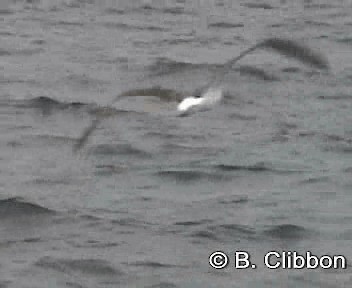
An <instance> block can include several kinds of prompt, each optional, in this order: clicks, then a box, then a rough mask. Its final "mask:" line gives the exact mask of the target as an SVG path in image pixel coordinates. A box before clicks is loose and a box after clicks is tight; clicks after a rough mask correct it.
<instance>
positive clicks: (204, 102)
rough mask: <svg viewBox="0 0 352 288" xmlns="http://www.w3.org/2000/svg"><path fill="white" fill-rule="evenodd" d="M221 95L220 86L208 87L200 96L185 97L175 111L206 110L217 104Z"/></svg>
mask: <svg viewBox="0 0 352 288" xmlns="http://www.w3.org/2000/svg"><path fill="white" fill-rule="evenodd" d="M222 97H223V91H222V89H221V88H213V87H210V88H209V89H208V90H206V91H205V93H203V94H202V96H201V97H193V96H191V97H187V98H185V99H183V100H182V101H181V103H180V104H178V106H177V111H179V112H181V113H188V112H189V111H191V110H206V109H209V108H210V106H213V105H214V104H217V103H218V102H219V101H220V100H221V99H222Z"/></svg>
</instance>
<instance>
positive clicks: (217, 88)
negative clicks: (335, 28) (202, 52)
mask: <svg viewBox="0 0 352 288" xmlns="http://www.w3.org/2000/svg"><path fill="white" fill-rule="evenodd" d="M257 49H268V50H273V51H275V52H278V53H279V54H281V55H284V56H286V57H290V58H293V59H295V60H298V61H300V62H302V63H303V64H305V65H308V66H311V67H313V68H316V69H321V70H328V69H329V64H328V61H327V59H326V58H325V57H324V56H323V55H322V54H321V53H320V52H319V51H315V50H313V49H312V48H310V47H308V46H307V45H304V44H302V43H298V42H296V41H294V40H291V39H285V38H275V37H274V38H267V39H265V40H263V41H260V42H259V43H257V44H255V45H253V46H251V47H249V48H248V49H246V50H245V51H243V52H242V53H240V54H239V55H238V56H237V57H235V58H233V59H231V60H229V61H228V62H226V63H224V64H223V66H222V68H221V69H220V71H219V72H218V73H216V74H215V75H214V77H213V79H212V80H211V81H210V83H208V84H207V85H206V88H205V89H202V90H201V91H202V92H201V93H199V95H197V96H187V97H185V96H184V95H182V94H181V93H179V92H177V91H174V90H171V89H163V88H161V87H152V88H146V89H136V90H130V91H127V92H124V93H122V94H120V95H118V96H117V97H115V98H114V100H113V101H112V102H111V105H112V104H114V103H115V102H116V101H117V100H118V99H120V98H121V97H126V96H155V97H158V98H160V99H162V98H163V97H166V98H168V99H167V100H169V101H170V100H171V101H176V102H177V103H178V104H177V107H176V110H177V112H178V113H179V116H187V115H189V114H190V113H191V112H194V111H199V110H207V109H210V108H211V107H212V106H214V105H215V104H217V103H219V102H221V100H222V99H223V94H224V92H223V88H222V86H221V81H222V80H223V78H224V76H225V75H226V74H227V73H228V72H229V71H230V70H231V69H232V67H233V65H234V64H235V63H236V62H238V61H239V60H240V59H242V58H243V57H245V56H246V55H248V54H250V53H252V52H254V51H255V50H257ZM105 117H107V116H104V115H100V116H97V117H96V118H95V119H94V120H92V123H91V125H89V126H88V127H87V128H86V129H85V130H84V131H83V133H82V135H81V136H80V137H79V138H78V140H77V142H76V143H75V144H74V147H73V150H74V151H75V152H76V151H78V150H80V149H81V148H82V147H83V146H84V145H85V144H86V143H87V141H88V138H89V136H90V135H91V134H92V133H93V131H94V130H95V129H96V128H97V127H98V125H99V124H100V123H101V121H102V120H103V119H104V118H105Z"/></svg>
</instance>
